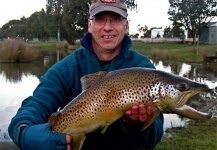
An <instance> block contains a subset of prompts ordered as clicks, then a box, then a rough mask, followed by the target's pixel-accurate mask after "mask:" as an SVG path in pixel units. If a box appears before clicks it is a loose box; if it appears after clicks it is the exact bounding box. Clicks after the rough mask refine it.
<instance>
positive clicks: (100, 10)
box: [90, 6, 127, 18]
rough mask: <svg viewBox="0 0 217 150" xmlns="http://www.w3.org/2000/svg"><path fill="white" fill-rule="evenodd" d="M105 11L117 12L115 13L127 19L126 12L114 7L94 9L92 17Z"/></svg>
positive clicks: (91, 13)
mask: <svg viewBox="0 0 217 150" xmlns="http://www.w3.org/2000/svg"><path fill="white" fill-rule="evenodd" d="M103 11H111V12H115V13H117V14H119V15H121V16H123V17H124V18H127V12H126V11H124V10H122V9H120V8H117V7H113V6H101V7H97V8H95V9H93V10H92V11H91V12H90V17H93V16H95V15H96V14H98V13H100V12H103Z"/></svg>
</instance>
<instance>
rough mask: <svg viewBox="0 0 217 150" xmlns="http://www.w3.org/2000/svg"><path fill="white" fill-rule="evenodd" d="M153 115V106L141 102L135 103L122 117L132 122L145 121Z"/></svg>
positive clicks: (127, 121) (125, 120) (126, 121)
mask: <svg viewBox="0 0 217 150" xmlns="http://www.w3.org/2000/svg"><path fill="white" fill-rule="evenodd" d="M151 115H152V108H151V106H145V105H144V104H140V105H134V106H133V107H132V108H131V109H130V110H127V111H126V112H125V113H124V116H123V117H122V119H123V121H124V122H125V123H129V124H132V123H134V122H137V121H141V122H145V121H146V120H147V119H148V118H149V117H150V116H151Z"/></svg>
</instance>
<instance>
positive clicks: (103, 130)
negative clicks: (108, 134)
mask: <svg viewBox="0 0 217 150" xmlns="http://www.w3.org/2000/svg"><path fill="white" fill-rule="evenodd" d="M108 126H109V125H106V126H104V127H103V129H102V131H101V134H104V133H105V131H106V130H107V129H108Z"/></svg>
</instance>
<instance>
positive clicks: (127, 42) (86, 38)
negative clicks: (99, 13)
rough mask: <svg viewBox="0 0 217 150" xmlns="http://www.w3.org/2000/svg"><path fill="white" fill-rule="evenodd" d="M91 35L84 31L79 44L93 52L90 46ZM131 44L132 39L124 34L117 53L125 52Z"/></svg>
mask: <svg viewBox="0 0 217 150" xmlns="http://www.w3.org/2000/svg"><path fill="white" fill-rule="evenodd" d="M91 41H92V36H91V34H90V33H86V34H85V35H84V36H83V38H82V39H81V46H83V47H84V48H86V49H87V50H89V51H91V52H92V53H95V52H94V50H93V46H92V43H91ZM131 45H132V40H131V39H130V37H129V36H127V35H125V36H124V40H123V44H122V46H121V50H120V53H119V54H122V53H123V52H125V51H126V50H128V49H129V48H130V47H131Z"/></svg>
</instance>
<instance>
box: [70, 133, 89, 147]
mask: <svg viewBox="0 0 217 150" xmlns="http://www.w3.org/2000/svg"><path fill="white" fill-rule="evenodd" d="M85 138H86V135H85V134H84V135H81V136H73V137H72V143H71V149H72V150H80V149H81V147H82V145H83V143H84V140H85Z"/></svg>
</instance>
